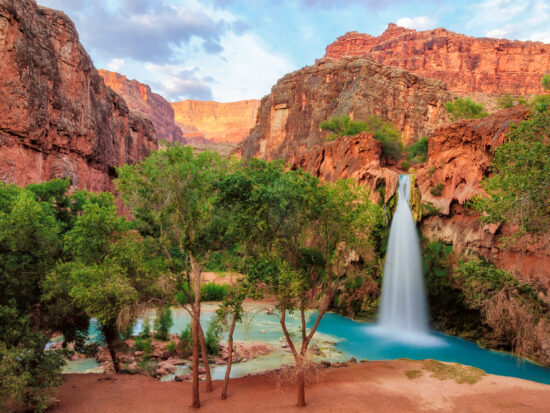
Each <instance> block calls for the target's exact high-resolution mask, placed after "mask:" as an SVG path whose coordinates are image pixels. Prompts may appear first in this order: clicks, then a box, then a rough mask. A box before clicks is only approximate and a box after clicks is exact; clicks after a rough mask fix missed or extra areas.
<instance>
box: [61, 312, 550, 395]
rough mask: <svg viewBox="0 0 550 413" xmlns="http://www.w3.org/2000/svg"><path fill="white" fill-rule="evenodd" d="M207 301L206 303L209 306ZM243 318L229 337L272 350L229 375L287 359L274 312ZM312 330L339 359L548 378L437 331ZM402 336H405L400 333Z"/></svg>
mask: <svg viewBox="0 0 550 413" xmlns="http://www.w3.org/2000/svg"><path fill="white" fill-rule="evenodd" d="M205 307H206V308H205V309H204V310H205V311H203V312H201V322H202V324H203V329H204V330H206V329H207V328H208V324H209V323H210V320H211V319H212V317H213V316H214V311H213V310H214V308H215V306H212V305H207V306H205ZM208 307H211V308H210V309H209V311H208V310H207V308H208ZM315 315H316V314H315V313H313V312H312V313H308V321H307V325H308V328H310V327H311V326H312V325H313V323H314V321H315V318H314V316H315ZM173 318H174V326H173V327H172V328H171V329H170V330H171V332H172V333H179V332H181V330H182V329H183V328H185V327H186V326H187V325H188V324H189V322H190V321H191V320H190V318H189V315H188V314H187V313H186V312H185V311H183V310H181V309H174V310H173ZM244 319H245V322H244V323H239V324H237V328H236V330H235V340H237V341H256V342H257V341H262V342H268V343H271V344H273V345H274V347H275V349H276V350H275V352H274V353H273V354H272V355H269V356H262V357H265V358H264V359H261V358H260V359H257V360H251V361H249V362H247V363H240V365H239V366H236V368H235V369H234V370H233V371H232V373H233V374H232V376H233V377H238V376H241V375H244V374H247V373H257V372H259V371H263V370H268V369H273V368H276V367H277V365H276V364H277V363H279V364H284V363H287V364H292V359H291V358H290V355H289V354H288V353H284V352H281V348H280V344H281V343H283V342H284V337H283V334H282V331H281V326H280V324H279V318H278V316H277V315H275V314H271V315H268V314H266V313H265V311H263V306H258V305H253V306H250V309H249V310H248V311H247V312H246V314H245V316H244ZM287 326H288V328H289V331H291V332H294V333H295V336H298V334H297V333H298V332H299V326H300V320H299V318H298V313H294V314H289V315H288V316H287ZM141 327H142V325H141V323H138V324H137V325H136V326H135V328H134V334H138V333H139V332H140V331H141ZM317 332H318V333H320V334H316V335H315V337H314V339H315V338H317V339H319V340H321V339H322V340H327V339H328V340H330V341H331V342H332V343H333V344H332V345H333V346H334V347H335V350H339V351H341V352H342V353H344V354H341V355H333V356H332V357H339V359H341V360H345V359H349V358H350V357H355V358H356V359H357V360H362V359H366V360H395V359H399V358H408V359H412V360H424V359H435V360H440V361H447V362H455V363H460V364H465V365H468V366H474V367H478V368H480V369H482V370H484V371H485V372H487V373H490V374H497V375H501V376H510V377H518V378H521V379H527V380H532V381H536V382H540V383H546V384H550V369H549V368H545V367H542V366H540V365H538V364H535V363H532V362H530V361H528V360H526V359H522V358H518V357H514V356H512V355H510V354H508V353H504V352H498V351H493V350H486V349H483V348H481V347H479V346H478V345H477V344H475V343H472V342H469V341H466V340H463V339H461V338H458V337H453V336H448V335H446V334H442V333H438V332H431V333H430V334H429V335H428V336H420V338H419V339H418V340H417V341H416V342H415V341H414V340H413V341H411V340H408V341H406V342H404V341H396V340H395V339H392V338H389V337H388V336H384V335H381V334H380V331H379V328H378V326H376V325H374V324H371V323H365V322H359V321H354V320H351V319H349V318H346V317H343V316H341V315H338V314H334V313H327V314H325V316H324V317H323V319H322V321H321V323H320V325H319V328H318V330H317ZM90 333H91V335H92V336H93V339H92V340H93V341H101V333H99V331H98V330H97V324H96V323H95V322H92V324H91V325H90ZM405 338H407V339H408V338H410V337H407V336H406V337H405ZM333 361H334V359H333ZM71 363H72V362H71ZM91 367H93V366H86V368H91ZM76 369H78V367H76ZM218 369H219V370H220V371H219V372H218V373H219V374H215V376H216V378H221V377H223V374H224V373H225V367H224V366H219V367H218ZM222 370H223V371H222ZM218 376H220V377H218Z"/></svg>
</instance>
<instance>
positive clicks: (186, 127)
mask: <svg viewBox="0 0 550 413" xmlns="http://www.w3.org/2000/svg"><path fill="white" fill-rule="evenodd" d="M171 105H172V107H173V108H174V112H175V114H176V124H177V125H178V126H179V127H180V128H181V129H182V130H183V134H184V137H185V138H186V139H188V140H191V139H194V140H195V141H197V142H198V143H200V142H201V140H202V141H203V142H208V141H210V142H231V143H239V142H241V141H242V140H243V139H244V138H246V137H247V136H248V134H249V132H250V129H251V128H252V127H253V126H254V122H255V120H256V112H257V111H258V106H259V105H260V101H259V100H242V101H239V102H230V103H219V102H211V101H207V102H205V101H200V100H184V101H182V102H175V103H172V104H171Z"/></svg>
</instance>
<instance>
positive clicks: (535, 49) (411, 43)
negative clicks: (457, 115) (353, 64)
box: [325, 24, 550, 95]
mask: <svg viewBox="0 0 550 413" xmlns="http://www.w3.org/2000/svg"><path fill="white" fill-rule="evenodd" d="M346 56H368V57H370V58H372V59H374V60H375V61H377V62H379V63H382V64H385V65H388V66H393V67H400V68H403V69H407V70H410V71H412V72H414V73H416V74H418V75H420V76H424V77H428V78H433V79H439V80H442V81H444V82H445V83H447V86H448V88H449V90H451V91H453V92H455V93H458V94H461V95H466V94H470V93H472V92H484V93H490V94H501V93H505V92H508V93H512V94H540V93H543V89H542V87H541V84H540V80H541V77H542V76H543V75H545V74H547V73H550V44H544V43H540V42H520V41H511V40H506V39H489V38H474V37H468V36H465V35H462V34H457V33H453V32H450V31H448V30H445V29H435V30H427V31H420V32H417V31H416V30H412V29H405V28H403V27H398V26H396V25H395V24H390V25H389V26H388V29H387V30H386V31H385V32H384V33H382V34H381V35H380V36H378V37H374V36H370V35H368V34H362V33H357V32H350V33H346V34H345V35H344V36H342V37H339V38H338V39H337V40H336V41H335V42H334V43H332V44H330V45H329V46H328V47H327V49H326V54H325V57H331V58H335V59H341V58H343V57H346Z"/></svg>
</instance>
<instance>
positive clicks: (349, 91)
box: [241, 58, 452, 160]
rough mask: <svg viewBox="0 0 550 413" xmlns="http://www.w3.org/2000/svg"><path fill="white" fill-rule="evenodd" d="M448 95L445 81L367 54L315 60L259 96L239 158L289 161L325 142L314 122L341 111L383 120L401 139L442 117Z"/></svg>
mask: <svg viewBox="0 0 550 413" xmlns="http://www.w3.org/2000/svg"><path fill="white" fill-rule="evenodd" d="M450 99H452V95H451V93H449V92H448V91H447V90H446V88H445V85H444V84H443V83H442V82H440V81H438V80H432V79H425V78H422V77H419V76H417V75H415V74H413V73H410V72H408V71H406V70H402V69H396V68H390V67H388V66H383V65H381V64H379V63H376V62H374V61H373V60H371V59H368V58H347V59H342V60H333V59H321V60H318V61H317V62H316V63H315V65H313V66H307V67H304V68H302V69H300V70H298V71H296V72H294V73H290V74H287V75H286V76H284V77H283V78H281V79H280V80H279V81H278V82H277V84H276V85H275V86H273V88H272V89H271V94H270V95H268V96H266V97H264V98H263V99H262V102H261V105H260V108H259V109H258V117H257V121H256V126H255V127H254V129H252V131H251V133H250V135H249V136H248V138H247V139H246V141H245V142H244V143H243V145H242V147H241V153H242V154H243V156H245V157H252V156H254V157H259V158H264V159H277V158H282V159H285V160H290V159H291V158H292V157H293V156H294V155H296V154H300V153H302V152H305V151H308V150H312V149H314V148H316V147H318V146H321V145H323V144H324V142H325V138H326V137H327V135H328V133H327V132H324V131H321V130H320V129H319V124H320V123H321V122H322V121H324V120H327V119H330V118H332V117H335V116H339V115H341V114H346V115H350V116H351V117H352V118H353V119H356V120H366V119H368V117H369V116H371V115H373V114H377V115H379V116H380V117H381V118H383V119H384V120H389V121H390V122H392V123H393V124H395V125H396V126H397V128H398V129H399V130H401V131H402V133H403V138H404V141H405V142H411V141H415V140H417V139H419V138H420V137H422V136H426V135H429V134H430V133H431V132H432V131H433V130H434V129H435V128H436V127H437V126H439V125H441V124H442V123H443V122H445V121H446V119H447V115H446V112H445V108H444V104H445V102H447V101H448V100H450Z"/></svg>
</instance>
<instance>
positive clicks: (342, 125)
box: [319, 115, 367, 140]
mask: <svg viewBox="0 0 550 413" xmlns="http://www.w3.org/2000/svg"><path fill="white" fill-rule="evenodd" d="M319 127H320V128H321V129H322V130H328V131H331V132H333V133H332V134H330V135H329V136H328V137H327V139H328V140H334V139H336V138H339V137H341V136H353V135H357V134H358V133H361V132H364V131H366V130H367V124H366V123H365V122H361V121H355V120H352V119H351V118H350V117H349V116H347V115H340V116H339V117H337V118H332V119H330V120H325V121H323V122H321V124H320V125H319Z"/></svg>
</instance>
